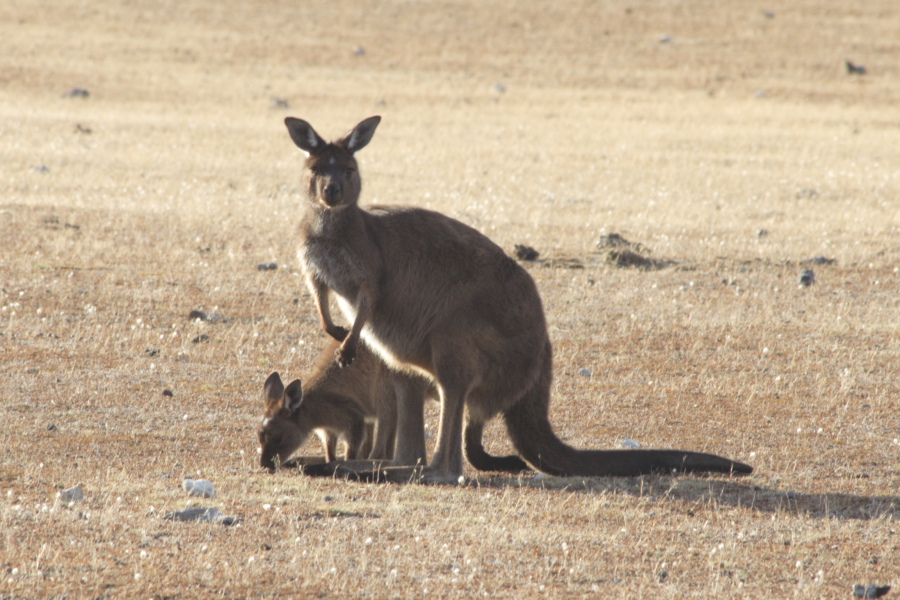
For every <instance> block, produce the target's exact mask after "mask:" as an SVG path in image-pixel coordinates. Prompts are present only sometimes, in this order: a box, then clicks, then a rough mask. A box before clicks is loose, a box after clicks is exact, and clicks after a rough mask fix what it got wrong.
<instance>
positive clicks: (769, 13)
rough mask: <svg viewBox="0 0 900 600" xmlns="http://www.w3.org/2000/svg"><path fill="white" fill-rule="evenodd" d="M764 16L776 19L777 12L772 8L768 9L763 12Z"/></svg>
mask: <svg viewBox="0 0 900 600" xmlns="http://www.w3.org/2000/svg"><path fill="white" fill-rule="evenodd" d="M763 16H764V17H765V18H767V19H774V18H775V13H774V12H772V11H771V10H767V11H765V12H764V13H763Z"/></svg>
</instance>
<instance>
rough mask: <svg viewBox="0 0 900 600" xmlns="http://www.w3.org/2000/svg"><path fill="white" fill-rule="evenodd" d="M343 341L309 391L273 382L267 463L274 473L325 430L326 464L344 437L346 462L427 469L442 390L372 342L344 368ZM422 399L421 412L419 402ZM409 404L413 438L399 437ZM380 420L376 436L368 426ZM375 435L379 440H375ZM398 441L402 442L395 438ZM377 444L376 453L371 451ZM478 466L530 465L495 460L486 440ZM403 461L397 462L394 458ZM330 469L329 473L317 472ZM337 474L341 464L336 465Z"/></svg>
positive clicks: (331, 348)
mask: <svg viewBox="0 0 900 600" xmlns="http://www.w3.org/2000/svg"><path fill="white" fill-rule="evenodd" d="M338 346H339V343H338V342H337V341H334V340H331V342H330V343H329V344H328V345H327V346H326V347H325V349H324V350H323V351H322V353H321V355H320V356H319V360H318V364H317V365H316V367H315V369H314V370H313V373H312V375H311V376H310V377H309V380H308V383H307V386H306V392H305V393H304V391H303V389H302V386H301V383H300V380H295V381H293V382H291V383H290V384H289V385H288V386H287V388H285V387H284V384H283V383H282V381H281V377H280V376H279V374H278V373H272V374H271V375H269V378H268V379H267V380H266V383H265V387H264V392H263V398H264V400H265V415H264V416H263V420H262V424H261V425H260V428H259V432H258V436H259V444H260V450H261V456H260V465H261V466H262V467H264V468H266V469H268V470H269V471H270V472H272V471H274V470H275V469H276V467H278V466H282V465H284V464H285V462H287V461H288V459H289V458H290V456H291V455H292V454H293V453H294V452H296V451H297V449H298V448H300V447H301V446H302V445H303V444H305V443H306V440H307V439H309V436H310V435H311V434H312V433H313V432H314V431H316V432H321V433H323V434H324V435H323V437H324V439H323V442H324V444H325V462H326V463H331V462H333V461H334V460H335V447H336V444H337V439H338V438H339V437H344V438H345V440H346V442H347V456H346V458H347V460H353V459H359V458H364V457H368V459H369V460H379V461H384V462H386V463H389V464H402V465H407V466H413V465H416V464H425V459H426V456H425V437H424V421H423V417H422V409H423V407H424V403H425V401H426V400H437V399H438V396H437V390H435V388H434V386H433V385H432V384H431V383H429V381H428V380H427V379H425V378H424V377H422V376H421V375H411V374H409V373H403V372H399V371H396V370H393V369H390V368H388V366H387V365H386V364H385V363H384V362H383V361H382V360H381V359H380V358H379V357H378V356H377V355H375V354H373V353H372V351H371V350H369V349H368V348H367V347H366V346H365V344H363V345H361V346H360V347H359V351H358V353H357V357H356V360H355V361H354V363H353V366H352V367H351V368H347V369H342V368H340V367H339V366H338V365H337V364H336V363H335V361H334V354H335V351H336V350H337V348H338ZM417 401H418V408H415V407H414V406H412V405H414V404H415V403H416V402H417ZM398 402H404V403H406V404H407V405H410V406H411V408H410V412H409V414H408V415H404V416H405V417H406V418H409V419H416V420H415V421H413V422H412V423H411V424H410V425H407V426H405V428H406V429H408V430H411V434H410V435H406V436H403V437H400V438H396V437H395V436H396V430H397V405H398ZM372 418H374V419H375V427H374V435H373V434H371V433H369V432H368V431H367V428H366V421H367V420H369V419H372ZM370 435H371V436H372V437H374V442H373V441H372V439H371V438H370V437H369V436H370ZM395 439H396V441H395ZM367 443H368V444H371V451H369V452H366V451H365V450H364V448H365V446H366V444H367ZM472 447H473V458H472V460H473V462H474V463H476V467H479V466H480V468H481V469H482V470H486V471H519V470H524V469H527V468H528V466H527V465H526V464H525V463H524V462H522V461H521V459H519V458H518V457H517V456H506V457H495V456H491V455H488V454H487V453H485V452H484V450H483V448H482V446H481V437H480V435H479V437H478V440H477V443H476V444H472ZM395 455H396V456H397V461H396V462H395V461H393V460H391V459H393V458H394V456H395ZM317 470H319V471H322V472H328V471H329V469H328V468H326V469H324V470H323V469H322V468H321V467H317V468H316V469H310V471H311V472H315V471H317ZM330 470H331V471H332V472H333V471H334V466H332V467H331V468H330Z"/></svg>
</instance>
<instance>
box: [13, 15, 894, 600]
mask: <svg viewBox="0 0 900 600" xmlns="http://www.w3.org/2000/svg"><path fill="white" fill-rule="evenodd" d="M898 31H900V11H898V8H897V6H896V3H895V2H894V1H893V0H873V1H871V2H865V3H852V2H834V1H829V2H812V1H800V2H787V1H785V0H774V1H772V2H769V3H767V4H759V3H740V2H702V1H701V2H677V1H672V2H664V1H650V2H630V1H617V0H613V1H608V2H606V1H603V2H592V1H585V2H577V1H568V0H564V1H562V2H554V3H543V2H527V3H526V2H520V3H517V2H512V1H503V0H496V1H487V2H474V1H471V0H460V1H458V2H431V1H428V2H411V1H393V2H390V1H388V2H370V3H359V4H355V3H348V2H333V1H330V2H325V1H309V2H286V1H265V2H234V1H225V2H217V3H213V2H206V3H204V2H197V1H193V0H187V1H181V2H171V1H162V2H158V1H156V2H148V1H143V0H137V1H121V2H114V1H109V2H97V3H83V2H70V1H65V0H62V1H58V2H39V1H29V2H23V1H19V0H12V1H11V2H9V1H8V2H5V3H3V4H2V6H0V40H2V43H0V45H2V48H3V52H2V53H0V419H2V426H0V445H2V447H3V452H2V454H0V598H50V597H66V598H141V597H143V598H196V597H204V598H206V597H217V598H265V597H273V596H281V597H322V598H342V597H378V598H381V597H412V596H422V595H433V596H436V597H448V598H449V597H454V598H471V597H475V596H493V597H510V598H513V597H515V598H522V597H567V598H568V597H573V598H574V597H600V598H605V597H622V598H626V597H627V598H685V597H704V598H705V597H717V598H731V597H739V596H740V597H752V598H793V597H797V598H839V597H841V598H842V597H850V595H851V592H852V587H853V585H854V584H857V583H863V584H878V585H889V584H892V585H897V584H898V579H897V577H898V575H897V574H898V571H897V564H900V542H898V536H897V535H896V530H897V519H898V514H900V513H898V511H900V490H898V482H900V468H898V456H900V424H898V418H897V415H898V413H900V398H898V392H900V387H898V383H897V372H898V366H900V339H898V332H900V317H898V315H900V274H898V266H900V235H898V234H900V200H898V197H900V194H898V192H900V157H898V153H897V148H898V134H900V108H898V107H900V62H898V61H897V57H898V55H900V38H898V36H897V32H898ZM846 60H850V61H852V62H853V63H854V64H857V65H863V66H864V67H865V69H866V71H867V72H866V73H865V74H850V73H848V71H847V67H846V64H845V61H846ZM76 88H80V89H83V90H85V91H86V92H87V95H86V97H85V95H84V94H83V93H82V94H78V93H75V94H72V93H71V92H72V90H75V89H76ZM372 114H381V115H382V116H383V117H384V120H383V122H382V125H381V126H380V128H379V131H378V132H377V134H376V136H375V139H374V141H373V142H372V144H371V145H370V146H369V147H367V148H366V149H365V150H364V151H363V152H362V153H361V154H360V159H361V169H362V174H363V179H364V190H363V196H364V199H363V202H364V203H376V202H377V203H399V204H414V205H418V206H424V207H429V208H432V209H435V210H439V211H442V212H444V213H446V214H449V215H451V216H453V217H455V218H458V219H460V220H462V221H464V222H466V223H468V224H470V225H473V226H475V227H477V228H479V229H480V230H481V231H483V232H484V233H486V234H487V235H489V236H490V237H491V238H492V239H494V240H495V241H497V242H498V243H499V244H501V245H502V246H503V247H504V248H508V249H509V250H510V252H512V249H513V246H514V245H515V244H527V245H529V246H532V247H534V248H535V249H537V250H538V251H539V252H540V253H541V256H540V259H539V261H537V262H535V263H531V264H529V266H528V268H529V270H530V272H531V273H532V275H533V276H534V278H535V280H536V281H537V284H538V287H539V289H540V291H541V294H542V296H543V299H544V303H545V309H546V311H547V315H548V320H549V325H550V329H551V337H552V339H553V342H554V346H555V351H556V366H555V376H556V383H555V389H554V400H553V404H552V406H551V419H552V421H553V423H554V425H555V427H556V429H557V431H558V433H559V435H560V436H561V437H562V438H563V439H565V440H566V441H567V442H569V443H570V444H572V445H575V446H577V447H583V448H588V447H592V448H604V447H607V448H608V447H617V446H618V445H619V444H620V443H621V441H622V440H623V438H626V437H628V438H632V439H634V440H637V441H638V442H639V443H640V444H641V445H642V446H644V447H651V448H660V447H679V448H685V449H694V450H703V451H709V452H715V453H717V454H723V455H726V456H729V457H733V458H735V459H739V460H742V461H746V462H749V463H751V464H753V465H754V466H755V467H756V469H757V470H756V473H755V474H754V475H753V476H751V477H748V478H742V479H730V478H724V477H708V478H703V477H642V478H634V479H627V478H626V479H596V480H581V479H558V478H551V477H546V478H541V477H535V476H533V475H526V476H522V477H496V476H493V477H492V476H485V475H484V474H478V473H475V472H473V471H468V472H467V475H468V476H470V478H471V479H470V485H467V486H463V487H459V488H450V487H425V486H415V485H412V486H396V485H382V486H378V485H362V484H353V483H347V482H334V481H323V480H312V479H308V478H305V477H303V476H300V475H297V474H296V473H293V472H282V473H279V474H277V475H274V476H270V475H266V474H264V473H263V472H262V471H261V470H259V469H258V468H257V466H256V460H257V454H256V438H255V428H256V424H257V419H258V416H259V414H261V410H262V400H261V390H262V384H263V381H264V380H265V377H266V376H267V375H268V374H269V373H270V372H272V371H275V370H277V371H280V372H281V373H282V375H284V376H285V377H291V378H293V377H303V376H304V375H305V374H306V373H308V371H309V369H310V368H311V366H312V364H313V363H314V360H315V356H316V354H317V352H318V349H319V348H320V347H321V346H322V345H323V344H324V342H325V339H324V337H323V334H322V333H321V332H320V331H319V328H318V324H317V322H316V319H315V317H314V311H313V307H312V301H311V299H310V297H309V295H308V294H307V292H306V291H305V289H304V287H303V285H302V282H301V278H300V275H299V273H298V265H297V262H296V259H295V255H294V253H295V240H294V238H295V228H296V225H297V222H298V219H299V215H300V210H301V207H302V198H301V194H300V190H299V189H298V186H299V170H300V165H301V156H302V155H301V154H300V152H299V151H298V150H297V149H296V148H295V147H294V146H293V144H292V143H291V141H290V139H289V138H288V136H287V133H286V131H285V129H284V126H283V124H282V120H283V118H284V117H285V116H287V115H293V116H299V117H302V118H305V119H307V120H309V121H310V122H311V123H313V124H314V125H315V126H316V127H317V129H318V130H319V132H320V133H322V134H323V135H325V136H337V135H340V134H342V133H344V132H345V131H347V130H348V129H349V128H350V127H351V126H353V125H354V124H355V123H356V122H358V121H359V120H360V119H362V118H364V117H367V116H369V115H372ZM611 233H618V234H620V235H621V236H623V237H624V238H625V239H626V240H629V241H630V242H632V243H633V244H635V246H634V247H633V248H632V250H634V251H635V252H637V253H638V254H639V255H641V256H642V257H644V258H647V259H650V260H651V261H653V262H651V263H650V264H649V266H650V267H651V268H649V269H641V268H635V267H631V268H627V267H618V266H616V264H615V262H614V261H613V262H611V261H610V255H609V252H610V250H611V249H610V248H607V247H599V246H598V241H599V240H600V239H601V236H604V235H608V234H611ZM604 239H606V238H604ZM618 250H621V248H619V249H618ZM817 257H824V258H825V259H828V260H833V262H831V263H830V264H818V263H812V264H805V263H804V262H803V261H805V260H808V259H814V258H817ZM262 262H275V263H277V264H278V265H279V268H278V269H277V270H271V271H260V270H258V269H257V265H258V264H259V263H262ZM804 269H812V270H813V271H814V274H815V283H814V284H813V285H810V286H801V285H799V284H798V281H799V277H800V275H801V272H802V271H803V270H804ZM194 309H202V310H204V311H206V312H207V313H213V312H215V313H218V314H219V315H221V316H222V317H223V320H220V321H218V322H209V323H202V322H191V321H189V320H188V313H189V312H190V311H191V310H194ZM201 335H205V336H208V339H207V341H203V342H194V341H193V340H194V339H199V336H201ZM165 390H168V391H169V392H170V393H171V396H168V395H164V394H163V392H164V391H165ZM431 417H433V415H431ZM431 417H430V418H431ZM430 423H431V424H430V431H431V432H434V428H435V427H436V425H435V424H434V421H433V419H431V420H430ZM486 441H487V444H488V447H489V449H490V450H491V451H493V452H504V451H507V450H508V449H509V445H508V442H507V441H506V438H505V434H504V431H503V428H502V427H501V426H499V425H496V426H492V427H491V429H490V430H489V432H488V437H487V440H486ZM305 451H306V452H309V453H316V452H318V451H319V448H318V447H317V446H316V445H315V444H310V446H309V447H308V448H307V449H306V450H305ZM187 477H192V478H198V477H203V478H207V479H209V480H211V481H213V482H214V483H215V485H216V487H217V491H218V496H217V498H215V499H213V500H197V499H192V498H189V497H187V496H186V495H185V493H184V492H183V491H182V490H181V488H180V486H181V482H182V480H183V479H184V478H187ZM77 484H80V485H81V486H82V488H83V490H84V494H85V500H84V502H80V503H76V504H73V505H72V506H68V505H65V504H64V503H61V502H60V501H59V500H58V499H57V493H58V492H59V491H60V490H63V489H65V488H69V487H72V486H75V485H77ZM188 506H212V507H216V508H218V509H219V510H220V511H221V512H222V513H224V514H227V515H230V516H234V517H237V518H239V519H240V521H239V523H238V524H237V525H233V526H230V527H226V526H224V525H221V524H210V523H176V522H172V521H167V520H164V519H163V518H162V516H163V515H164V514H165V513H167V512H170V511H173V510H178V509H182V508H185V507H188Z"/></svg>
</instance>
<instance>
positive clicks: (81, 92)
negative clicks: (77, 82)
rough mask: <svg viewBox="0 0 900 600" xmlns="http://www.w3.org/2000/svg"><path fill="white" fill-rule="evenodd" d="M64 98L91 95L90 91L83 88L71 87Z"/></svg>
mask: <svg viewBox="0 0 900 600" xmlns="http://www.w3.org/2000/svg"><path fill="white" fill-rule="evenodd" d="M65 95H66V98H87V97H89V96H90V95H91V93H90V92H89V91H88V90H86V89H84V88H80V87H77V88H72V89H71V90H69V91H68V92H66V94H65Z"/></svg>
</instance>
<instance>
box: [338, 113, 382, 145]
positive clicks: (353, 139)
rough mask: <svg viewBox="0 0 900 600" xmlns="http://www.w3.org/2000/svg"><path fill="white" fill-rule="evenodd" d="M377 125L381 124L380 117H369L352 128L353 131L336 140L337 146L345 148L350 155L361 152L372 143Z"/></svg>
mask: <svg viewBox="0 0 900 600" xmlns="http://www.w3.org/2000/svg"><path fill="white" fill-rule="evenodd" d="M379 123H381V117H379V116H374V117H369V118H368V119H365V120H364V121H362V122H360V123H359V125H357V126H356V127H354V128H353V131H351V132H350V133H348V134H347V135H345V136H344V137H342V138H341V139H340V140H338V141H337V144H338V145H340V146H343V147H344V148H346V149H347V150H348V151H349V152H350V154H353V153H354V152H357V151H359V150H362V149H363V148H365V147H366V145H367V144H368V143H369V142H371V141H372V136H373V135H375V129H376V128H377V127H378V124H379Z"/></svg>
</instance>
